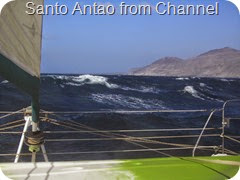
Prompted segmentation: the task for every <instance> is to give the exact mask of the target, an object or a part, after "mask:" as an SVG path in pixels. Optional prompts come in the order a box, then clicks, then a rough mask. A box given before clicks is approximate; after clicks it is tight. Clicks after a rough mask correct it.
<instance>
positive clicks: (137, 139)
mask: <svg viewBox="0 0 240 180" xmlns="http://www.w3.org/2000/svg"><path fill="white" fill-rule="evenodd" d="M69 121H70V122H72V123H75V124H77V125H80V127H85V128H88V129H90V130H96V129H95V128H91V127H89V126H86V125H84V124H81V123H78V122H75V121H72V120H69ZM113 135H116V136H120V137H126V138H128V139H129V140H131V141H134V142H143V143H151V144H163V145H169V146H179V147H181V146H182V147H184V146H191V145H189V144H177V143H168V142H162V141H156V140H149V139H144V138H139V137H132V136H127V135H121V134H116V133H115V134H113Z"/></svg>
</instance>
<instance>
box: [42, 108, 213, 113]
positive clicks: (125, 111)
mask: <svg viewBox="0 0 240 180" xmlns="http://www.w3.org/2000/svg"><path fill="white" fill-rule="evenodd" d="M208 111H210V110H209V109H196V110H194V109H193V110H184V109H183V110H174V109H170V110H132V111H130V110H116V111H113V110H106V111H65V112H64V111H61V112H57V111H44V110H42V111H41V113H44V114H106V113H159V112H162V113H173V112H174V113H180V112H208Z"/></svg>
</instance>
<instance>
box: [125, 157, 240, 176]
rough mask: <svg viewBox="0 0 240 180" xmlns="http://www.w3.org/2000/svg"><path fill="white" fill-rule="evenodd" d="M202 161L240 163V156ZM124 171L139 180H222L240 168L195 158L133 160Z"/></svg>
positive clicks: (126, 164) (128, 162)
mask: <svg viewBox="0 0 240 180" xmlns="http://www.w3.org/2000/svg"><path fill="white" fill-rule="evenodd" d="M201 159H211V160H216V159H219V160H227V161H237V162H240V156H227V157H201ZM122 168H123V169H124V170H128V171H130V172H131V173H133V174H134V176H135V179H139V180H147V179H151V180H155V179H156V180H157V179H163V180H168V179H169V180H171V179H173V180H176V179H178V180H188V179H191V180H221V179H229V178H231V177H233V176H234V175H235V174H236V173H237V171H238V169H239V167H238V166H232V165H222V164H215V163H209V162H201V161H198V160H196V159H194V158H189V157H188V158H153V159H141V160H131V161H127V162H126V163H124V164H123V167H122Z"/></svg>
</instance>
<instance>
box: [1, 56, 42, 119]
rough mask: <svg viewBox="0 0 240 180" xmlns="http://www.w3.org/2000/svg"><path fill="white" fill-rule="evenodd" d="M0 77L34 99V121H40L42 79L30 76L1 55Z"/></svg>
mask: <svg viewBox="0 0 240 180" xmlns="http://www.w3.org/2000/svg"><path fill="white" fill-rule="evenodd" d="M0 76H2V77H3V78H5V79H6V80H8V81H9V82H11V83H13V84H15V85H16V86H17V87H18V88H20V89H21V90H23V91H24V92H26V93H27V94H29V95H31V97H32V120H33V121H34V122H38V120H39V109H40V108H39V87H40V79H39V78H37V77H35V76H32V75H30V74H29V73H27V72H26V71H24V70H23V69H21V68H20V67H18V66H17V65H16V64H14V63H13V62H12V61H10V60H9V59H8V58H6V57H5V56H3V55H1V54H0Z"/></svg>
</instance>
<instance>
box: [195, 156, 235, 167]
mask: <svg viewBox="0 0 240 180" xmlns="http://www.w3.org/2000/svg"><path fill="white" fill-rule="evenodd" d="M194 160H196V161H202V162H208V163H213V164H222V165H230V166H240V162H237V161H227V160H218V159H216V160H210V159H198V158H194Z"/></svg>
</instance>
